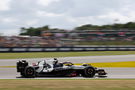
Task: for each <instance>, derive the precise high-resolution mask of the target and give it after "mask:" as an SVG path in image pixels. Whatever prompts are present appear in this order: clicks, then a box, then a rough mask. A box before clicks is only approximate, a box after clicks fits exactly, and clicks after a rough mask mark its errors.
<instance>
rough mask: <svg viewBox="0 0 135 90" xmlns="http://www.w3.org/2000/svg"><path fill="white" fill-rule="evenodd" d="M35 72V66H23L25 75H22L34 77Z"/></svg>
mask: <svg viewBox="0 0 135 90" xmlns="http://www.w3.org/2000/svg"><path fill="white" fill-rule="evenodd" d="M35 74H36V72H35V68H33V67H30V66H28V67H26V68H25V75H24V76H25V77H27V78H34V77H35Z"/></svg>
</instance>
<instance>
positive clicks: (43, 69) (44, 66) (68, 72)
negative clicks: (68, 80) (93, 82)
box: [17, 58, 107, 78]
mask: <svg viewBox="0 0 135 90" xmlns="http://www.w3.org/2000/svg"><path fill="white" fill-rule="evenodd" d="M17 72H20V74H21V75H22V76H23V77H28V78H31V77H39V76H47V77H48V76H53V77H75V76H83V77H94V76H95V74H96V73H97V74H98V75H100V76H104V75H106V74H107V73H106V72H105V71H104V69H97V68H96V67H93V66H91V65H88V64H82V65H74V64H73V63H71V62H63V63H59V62H58V60H57V59H56V58H54V59H50V60H43V61H39V62H38V63H37V64H33V65H29V64H28V62H27V61H26V60H22V61H19V62H17Z"/></svg>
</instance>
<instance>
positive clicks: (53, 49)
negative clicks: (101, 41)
mask: <svg viewBox="0 0 135 90" xmlns="http://www.w3.org/2000/svg"><path fill="white" fill-rule="evenodd" d="M67 51H135V46H134V47H127V46H125V47H124V46H123V47H113V46H104V47H103V46H101V47H100V46H98V47H25V48H24V47H12V48H9V47H0V52H67Z"/></svg>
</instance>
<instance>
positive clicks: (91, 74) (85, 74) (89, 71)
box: [82, 67, 96, 78]
mask: <svg viewBox="0 0 135 90" xmlns="http://www.w3.org/2000/svg"><path fill="white" fill-rule="evenodd" d="M95 73H96V71H95V69H94V68H93V67H87V68H85V69H84V70H83V73H82V76H83V77H90V78H91V77H94V76H95Z"/></svg>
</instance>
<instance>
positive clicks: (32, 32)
mask: <svg viewBox="0 0 135 90" xmlns="http://www.w3.org/2000/svg"><path fill="white" fill-rule="evenodd" d="M127 29H128V30H135V22H128V23H125V24H120V23H117V24H116V23H115V24H111V25H92V24H86V25H81V26H78V27H75V28H74V30H127ZM45 30H49V31H50V30H52V31H53V30H57V31H61V30H62V31H64V29H59V28H50V27H49V26H48V25H46V26H43V27H36V28H35V27H29V28H25V27H22V28H21V32H20V35H29V36H40V35H41V32H42V31H45Z"/></svg>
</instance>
